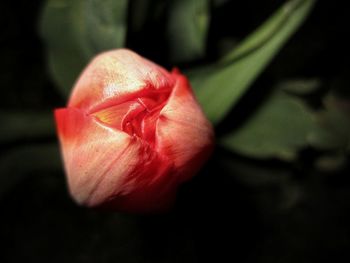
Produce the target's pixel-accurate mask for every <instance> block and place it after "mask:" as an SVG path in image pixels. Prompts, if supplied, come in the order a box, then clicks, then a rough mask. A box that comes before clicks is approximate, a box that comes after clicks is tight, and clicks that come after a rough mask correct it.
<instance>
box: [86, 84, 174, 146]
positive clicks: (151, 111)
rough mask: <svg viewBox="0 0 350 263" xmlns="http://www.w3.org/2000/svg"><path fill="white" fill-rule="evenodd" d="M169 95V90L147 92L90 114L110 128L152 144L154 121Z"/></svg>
mask: <svg viewBox="0 0 350 263" xmlns="http://www.w3.org/2000/svg"><path fill="white" fill-rule="evenodd" d="M169 95H170V92H169V91H166V92H149V93H147V94H146V95H145V96H142V97H137V98H133V99H131V100H129V101H126V102H123V103H120V104H117V105H113V106H110V107H108V108H105V109H102V110H100V111H97V112H95V113H93V114H92V115H93V116H95V117H97V118H98V119H99V120H100V121H101V122H103V123H104V124H107V125H108V126H110V127H112V128H115V129H118V130H121V131H124V132H126V133H128V134H129V135H131V136H137V137H139V138H141V139H143V140H145V141H147V142H148V143H150V144H151V145H154V142H155V129H156V121H157V119H158V117H159V113H160V111H161V110H162V108H163V107H164V105H165V104H166V102H167V100H168V98H169Z"/></svg>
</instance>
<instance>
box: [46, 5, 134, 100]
mask: <svg viewBox="0 0 350 263" xmlns="http://www.w3.org/2000/svg"><path fill="white" fill-rule="evenodd" d="M127 4H128V1H127V0H118V1H114V0H102V1H101V0H99V1H97V0H92V1H84V0H75V1H69V0H49V1H48V2H47V4H46V6H45V9H44V11H43V15H42V18H41V19H42V22H41V34H42V36H43V38H44V39H45V40H46V43H47V45H48V47H49V48H48V60H49V68H50V70H51V74H52V77H53V78H54V80H55V81H56V82H57V85H58V87H59V88H60V89H61V91H62V93H63V95H64V96H68V94H69V91H70V89H71V87H72V85H73V83H74V81H75V80H76V79H77V77H78V75H79V74H80V72H81V71H82V70H83V68H84V67H85V65H86V64H87V63H88V62H89V60H90V59H91V58H92V57H93V56H95V55H96V54H98V53H100V52H101V51H104V50H108V49H113V48H119V47H122V46H124V43H125V34H126V10H127V9H126V8H127ZM68 69H69V70H68Z"/></svg>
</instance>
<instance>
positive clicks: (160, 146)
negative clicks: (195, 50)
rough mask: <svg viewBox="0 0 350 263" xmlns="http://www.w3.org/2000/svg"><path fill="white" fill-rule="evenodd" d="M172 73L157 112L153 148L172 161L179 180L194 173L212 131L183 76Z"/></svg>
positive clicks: (210, 141) (205, 155) (209, 147)
mask: <svg viewBox="0 0 350 263" xmlns="http://www.w3.org/2000/svg"><path fill="white" fill-rule="evenodd" d="M173 75H174V76H175V77H176V78H177V81H176V84H175V86H174V89H173V92H172V93H171V95H170V98H169V100H168V103H167V104H166V105H165V107H164V108H163V109H162V110H161V112H160V116H159V120H158V122H157V128H156V138H157V146H156V149H157V151H158V152H159V153H161V154H163V155H165V156H168V158H169V159H171V160H173V161H174V165H175V167H176V168H177V169H178V170H179V172H180V174H182V175H181V178H179V180H180V181H183V180H187V179H189V177H191V176H192V175H194V174H195V173H196V172H197V170H198V169H199V168H200V166H201V165H202V164H203V163H204V162H205V161H206V159H207V158H208V156H209V155H210V153H211V150H212V145H213V138H214V134H213V128H212V126H211V124H210V123H209V121H208V120H207V119H206V117H205V116H204V114H203V112H202V110H201V108H200V107H199V105H198V102H197V101H196V99H195V98H194V95H193V93H192V91H191V89H190V85H189V83H188V81H187V79H186V78H185V77H184V76H182V75H180V74H179V73H177V72H173Z"/></svg>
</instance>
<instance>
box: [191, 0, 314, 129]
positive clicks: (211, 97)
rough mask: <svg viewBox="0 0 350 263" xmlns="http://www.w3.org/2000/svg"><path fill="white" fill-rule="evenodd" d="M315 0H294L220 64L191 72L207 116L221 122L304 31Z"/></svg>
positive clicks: (278, 11) (192, 80) (286, 4)
mask: <svg viewBox="0 0 350 263" xmlns="http://www.w3.org/2000/svg"><path fill="white" fill-rule="evenodd" d="M314 2H315V0H290V1H288V2H287V3H285V4H284V5H283V6H282V7H281V8H280V9H279V10H277V12H276V13H275V14H274V15H273V16H272V17H271V18H269V19H268V20H267V21H266V22H265V23H264V24H263V25H262V26H261V27H260V28H258V29H257V30H256V31H255V32H254V33H252V34H251V35H250V36H248V37H247V38H246V39H245V40H244V41H243V42H242V43H241V44H240V45H238V47H236V48H235V49H234V50H233V51H232V52H231V53H229V54H228V55H227V56H226V57H224V58H223V59H222V60H221V61H219V62H218V63H217V64H215V65H212V66H209V67H207V68H203V69H199V70H195V71H192V72H189V77H190V80H191V83H192V86H193V87H194V90H195V92H196V95H197V97H198V100H199V101H200V103H201V104H202V106H203V108H204V111H205V113H206V114H207V116H208V117H209V119H210V120H211V121H212V122H213V123H214V124H216V123H218V122H219V121H221V120H222V119H223V118H224V117H225V115H226V114H227V113H228V111H229V110H230V109H231V108H232V107H233V105H235V103H236V102H237V101H238V100H239V99H240V97H241V96H242V95H243V93H244V92H245V91H246V90H247V89H248V88H249V86H250V85H251V84H252V83H253V82H254V80H255V79H256V78H257V77H258V75H259V74H260V73H261V72H262V71H263V70H264V69H265V68H266V66H267V65H268V64H269V62H270V61H271V60H272V59H273V58H274V56H275V55H276V54H277V53H278V51H279V50H280V49H281V48H282V47H283V45H284V44H285V43H286V41H287V40H288V39H289V38H290V37H291V36H292V34H293V33H294V32H295V31H296V30H297V29H298V28H299V27H300V25H301V24H302V23H303V21H304V20H305V18H306V17H307V15H308V14H309V13H310V10H311V8H312V6H313V4H314Z"/></svg>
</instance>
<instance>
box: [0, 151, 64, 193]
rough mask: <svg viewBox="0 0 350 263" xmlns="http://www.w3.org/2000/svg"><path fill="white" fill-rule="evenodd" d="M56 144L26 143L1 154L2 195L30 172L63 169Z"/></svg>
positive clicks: (0, 181)
mask: <svg viewBox="0 0 350 263" xmlns="http://www.w3.org/2000/svg"><path fill="white" fill-rule="evenodd" d="M61 166H62V165H61V161H60V158H59V150H58V147H57V145H56V144H36V145H29V146H28V145H26V146H22V147H19V148H16V149H13V150H10V151H8V152H6V154H5V155H2V156H0V171H1V176H0V196H1V195H3V194H5V193H6V192H7V191H9V190H10V189H11V188H12V187H13V186H14V185H16V184H17V183H18V182H19V181H21V180H23V179H24V178H25V176H27V175H29V174H30V173H35V172H37V173H43V172H45V171H58V170H60V169H61Z"/></svg>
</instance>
